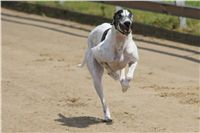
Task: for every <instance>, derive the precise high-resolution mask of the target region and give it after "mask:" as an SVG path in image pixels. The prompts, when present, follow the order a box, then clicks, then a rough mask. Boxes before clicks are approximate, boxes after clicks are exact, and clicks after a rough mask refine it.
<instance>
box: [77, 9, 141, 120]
mask: <svg viewBox="0 0 200 133" xmlns="http://www.w3.org/2000/svg"><path fill="white" fill-rule="evenodd" d="M132 24H133V14H132V13H131V12H130V11H129V10H119V11H117V12H115V14H114V16H113V21H112V23H111V24H110V23H103V24H101V25H99V26H97V27H96V28H94V29H93V30H92V31H91V32H90V34H89V37H88V49H87V50H86V52H85V57H84V60H83V62H82V64H79V67H83V66H84V64H85V63H87V67H88V70H89V72H90V74H91V76H92V79H93V84H94V87H95V89H96V92H97V94H98V96H99V98H100V101H101V103H102V106H103V112H104V122H112V118H111V115H110V111H109V108H108V106H107V104H106V101H105V98H104V93H103V84H102V76H103V73H104V68H105V69H106V70H107V73H108V75H109V76H111V77H112V78H113V79H114V80H117V81H119V82H120V83H121V86H122V92H126V91H127V89H128V88H129V87H130V85H129V84H130V81H131V80H132V79H133V76H134V71H135V68H136V66H137V62H138V59H139V56H138V50H137V46H136V44H135V43H134V41H133V40H132V30H131V27H132ZM127 65H128V72H127V75H125V68H126V66H127Z"/></svg>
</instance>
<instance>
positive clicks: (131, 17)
mask: <svg viewBox="0 0 200 133" xmlns="http://www.w3.org/2000/svg"><path fill="white" fill-rule="evenodd" d="M128 12H129V16H128V17H129V18H130V19H131V20H132V21H133V13H132V12H131V10H129V9H128Z"/></svg>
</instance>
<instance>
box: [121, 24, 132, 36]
mask: <svg viewBox="0 0 200 133" xmlns="http://www.w3.org/2000/svg"><path fill="white" fill-rule="evenodd" d="M119 28H120V31H121V33H122V34H124V35H128V34H129V33H130V32H131V24H130V25H126V24H124V23H123V24H122V23H119Z"/></svg>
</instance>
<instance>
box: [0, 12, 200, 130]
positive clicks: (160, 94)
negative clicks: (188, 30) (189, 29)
mask: <svg viewBox="0 0 200 133" xmlns="http://www.w3.org/2000/svg"><path fill="white" fill-rule="evenodd" d="M1 24H2V110H1V111H2V129H3V132H5V133H6V132H66V131H69V132H75V131H76V132H105V131H109V132H145V131H149V132H156V131H157V132H198V131H199V121H200V115H199V105H200V100H199V54H200V51H199V48H198V47H193V46H189V45H185V44H182V43H176V42H172V41H167V40H163V39H156V38H151V37H145V36H141V35H134V40H135V41H136V44H137V46H138V48H139V55H140V61H139V65H138V67H137V70H136V73H135V77H134V80H133V81H132V82H131V88H130V89H129V90H128V91H127V92H126V93H122V91H121V87H120V84H119V83H118V82H115V81H114V80H113V79H111V78H110V77H109V76H108V75H106V74H105V75H104V92H105V95H106V101H107V103H108V105H109V107H110V111H111V116H112V118H113V123H112V124H106V123H103V122H101V119H102V116H103V114H102V107H101V104H100V101H99V98H98V97H97V94H96V92H95V90H94V88H93V85H92V79H91V76H90V75H89V72H88V70H87V68H86V67H84V68H82V69H80V68H77V64H79V63H80V62H81V61H82V58H83V55H84V51H85V49H86V47H87V36H88V33H89V31H90V30H91V29H92V28H94V27H92V26H89V25H83V24H79V23H75V22H71V21H63V20H58V19H52V18H47V17H45V16H43V17H42V16H37V15H30V14H25V13H20V12H16V11H11V10H7V9H2V23H1Z"/></svg>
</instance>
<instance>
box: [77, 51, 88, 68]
mask: <svg viewBox="0 0 200 133" xmlns="http://www.w3.org/2000/svg"><path fill="white" fill-rule="evenodd" d="M87 51H88V50H86V52H85V55H84V58H83V61H82V63H81V64H78V65H77V66H78V67H80V68H82V67H84V65H85V63H86V56H87V53H88V52H87Z"/></svg>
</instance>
